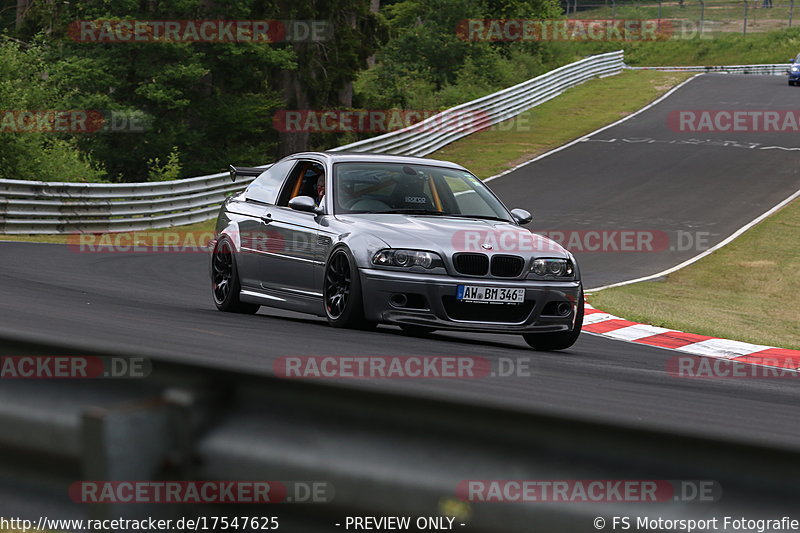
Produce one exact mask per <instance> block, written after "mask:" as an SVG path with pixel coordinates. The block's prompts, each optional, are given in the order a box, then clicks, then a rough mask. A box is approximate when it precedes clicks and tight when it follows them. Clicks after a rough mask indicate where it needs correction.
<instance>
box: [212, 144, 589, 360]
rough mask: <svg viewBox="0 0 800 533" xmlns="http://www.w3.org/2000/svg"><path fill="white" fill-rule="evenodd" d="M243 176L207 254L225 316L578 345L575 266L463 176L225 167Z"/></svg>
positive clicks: (434, 171) (367, 165)
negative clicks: (321, 320) (312, 318)
mask: <svg viewBox="0 0 800 533" xmlns="http://www.w3.org/2000/svg"><path fill="white" fill-rule="evenodd" d="M243 174H244V175H251V176H253V175H256V174H257V175H258V177H256V179H255V180H254V181H253V182H252V183H250V185H249V186H248V187H247V189H246V190H245V191H244V192H242V193H241V194H238V195H236V196H233V197H231V198H229V199H228V200H227V201H226V202H225V203H224V204H223V206H222V208H221V209H220V212H219V218H218V220H217V228H216V232H217V236H216V238H215V239H214V240H213V241H212V243H211V244H212V250H213V251H212V256H211V265H210V266H211V268H210V273H211V282H212V293H213V298H214V302H215V304H216V306H217V308H218V309H220V310H222V311H231V312H239V313H255V312H256V311H257V310H258V308H259V306H262V305H264V306H270V307H278V308H282V309H289V310H293V311H301V312H306V313H312V314H315V315H318V316H322V317H325V318H326V319H327V321H328V323H329V324H330V325H332V326H335V327H349V328H370V327H372V326H374V325H376V324H378V323H386V324H395V325H398V326H400V327H401V328H402V329H403V330H404V331H405V332H406V333H408V334H411V335H425V334H428V333H430V332H432V331H434V330H453V331H462V332H482V333H505V334H509V333H510V334H521V335H522V336H523V337H524V338H525V340H526V341H527V343H528V344H529V345H530V346H532V347H533V348H536V349H541V350H556V349H563V348H567V347H569V346H571V345H572V344H573V343H574V342H575V341H576V340H577V338H578V335H579V334H580V331H581V325H582V323H583V288H582V286H581V277H580V271H579V269H578V264H577V263H576V262H575V258H574V257H573V256H572V254H570V253H569V252H568V251H567V250H565V249H564V248H562V247H561V246H560V245H558V244H557V243H555V242H553V241H550V240H549V239H546V238H544V237H541V236H537V235H535V234H532V233H531V232H530V231H528V230H526V229H524V228H522V227H521V226H522V225H524V224H527V223H528V222H530V220H531V215H530V213H528V212H527V211H524V210H522V209H514V210H511V211H509V210H508V209H507V208H506V207H505V206H504V205H503V203H502V202H501V201H500V200H499V199H498V198H497V197H496V196H495V195H494V193H492V192H491V191H490V190H489V188H488V187H486V185H484V184H483V182H482V181H481V180H479V179H478V178H476V177H475V176H474V175H473V174H471V173H470V172H469V171H467V170H466V169H465V168H464V167H462V166H459V165H456V164H454V163H449V162H445V161H435V160H432V159H423V158H415V157H402V156H392V155H378V154H363V153H355V154H354V153H344V152H321V153H320V152H315V153H300V154H295V155H292V156H289V157H286V158H284V159H282V160H280V161H278V162H277V163H275V164H274V165H272V166H271V167H270V168H269V169H267V170H264V169H252V168H241V167H239V168H237V167H233V166H232V167H231V176H232V178H233V179H235V178H236V176H237V175H243ZM531 243H535V246H531Z"/></svg>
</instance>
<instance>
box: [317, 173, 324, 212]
mask: <svg viewBox="0 0 800 533" xmlns="http://www.w3.org/2000/svg"><path fill="white" fill-rule="evenodd" d="M324 196H325V174H320V175H319V177H318V178H317V205H322V198H323V197H324Z"/></svg>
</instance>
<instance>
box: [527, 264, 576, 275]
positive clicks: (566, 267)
mask: <svg viewBox="0 0 800 533" xmlns="http://www.w3.org/2000/svg"><path fill="white" fill-rule="evenodd" d="M531 272H533V273H534V274H536V275H537V276H541V277H553V278H563V277H572V274H573V273H574V268H573V267H572V261H569V260H568V259H535V260H534V261H533V265H531Z"/></svg>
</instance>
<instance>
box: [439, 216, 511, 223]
mask: <svg viewBox="0 0 800 533" xmlns="http://www.w3.org/2000/svg"><path fill="white" fill-rule="evenodd" d="M449 216H451V217H456V218H477V219H478V220H499V221H500V222H511V221H510V220H509V219H507V218H502V217H495V216H491V215H449Z"/></svg>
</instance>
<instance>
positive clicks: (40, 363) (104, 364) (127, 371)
mask: <svg viewBox="0 0 800 533" xmlns="http://www.w3.org/2000/svg"><path fill="white" fill-rule="evenodd" d="M151 371H152V363H151V362H150V360H149V359H145V358H143V357H105V356H102V357H101V356H94V355H19V356H13V355H12V356H0V379H108V378H118V379H124V378H146V377H147V376H149V375H150V372H151Z"/></svg>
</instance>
